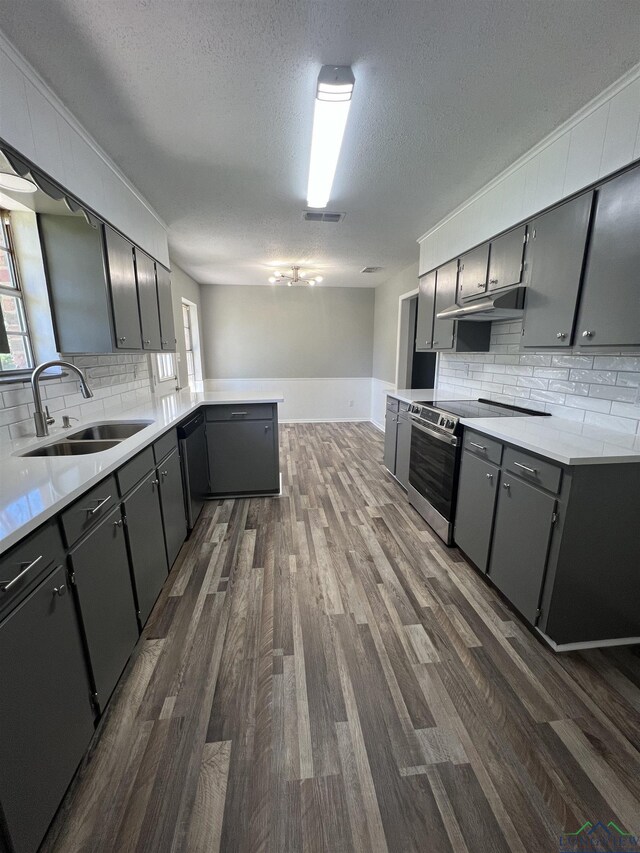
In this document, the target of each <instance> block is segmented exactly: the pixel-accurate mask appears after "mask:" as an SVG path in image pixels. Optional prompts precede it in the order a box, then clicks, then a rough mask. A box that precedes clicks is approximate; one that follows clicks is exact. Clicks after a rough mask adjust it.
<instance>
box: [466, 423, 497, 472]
mask: <svg viewBox="0 0 640 853" xmlns="http://www.w3.org/2000/svg"><path fill="white" fill-rule="evenodd" d="M463 447H464V449H465V450H468V451H469V453H475V454H476V456H480V457H481V458H482V459H487V460H488V461H489V462H493V463H494V465H499V464H500V462H501V461H502V445H501V444H500V442H499V441H496V440H495V439H494V438H489V437H488V436H486V435H482V433H479V432H472V431H471V430H468V429H465V431H464V443H463Z"/></svg>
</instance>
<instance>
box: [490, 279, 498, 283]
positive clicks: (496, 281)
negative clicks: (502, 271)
mask: <svg viewBox="0 0 640 853" xmlns="http://www.w3.org/2000/svg"><path fill="white" fill-rule="evenodd" d="M497 283H498V279H497V278H490V279H489V284H497Z"/></svg>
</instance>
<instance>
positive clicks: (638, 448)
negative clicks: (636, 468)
mask: <svg viewBox="0 0 640 853" xmlns="http://www.w3.org/2000/svg"><path fill="white" fill-rule="evenodd" d="M460 423H461V424H462V425H463V426H466V427H469V428H470V429H474V430H477V431H478V432H481V433H483V434H484V435H489V436H491V437H492V438H497V439H499V440H501V441H507V442H510V443H511V444H515V445H517V446H518V447H521V448H522V449H523V450H531V451H532V452H533V453H537V454H539V455H540V456H545V457H547V458H548V459H554V460H555V461H556V462H562V463H563V464H564V465H609V464H613V463H622V462H640V436H639V435H628V434H627V433H624V432H615V431H614V430H605V429H601V428H600V427H596V426H591V425H590V424H583V423H580V422H579V421H571V420H568V419H565V418H559V417H556V416H555V415H553V416H551V417H548V418H536V417H522V418H462V419H461V421H460Z"/></svg>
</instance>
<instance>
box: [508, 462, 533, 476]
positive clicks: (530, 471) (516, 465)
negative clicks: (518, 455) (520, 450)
mask: <svg viewBox="0 0 640 853" xmlns="http://www.w3.org/2000/svg"><path fill="white" fill-rule="evenodd" d="M513 466H514V468H522V470H523V471H526V472H527V474H537V473H538V469H537V468H529V466H528V465H523V464H522V462H514V463H513Z"/></svg>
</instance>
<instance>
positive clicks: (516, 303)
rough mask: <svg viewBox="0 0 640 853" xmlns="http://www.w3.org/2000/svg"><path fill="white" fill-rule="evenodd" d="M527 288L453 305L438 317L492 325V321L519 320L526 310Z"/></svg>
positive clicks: (514, 288) (514, 289)
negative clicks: (524, 309) (525, 295)
mask: <svg viewBox="0 0 640 853" xmlns="http://www.w3.org/2000/svg"><path fill="white" fill-rule="evenodd" d="M526 289H527V288H526V287H522V286H521V287H513V288H512V289H511V290H507V291H506V292H505V293H497V294H496V295H495V296H482V297H481V298H480V299H474V300H473V301H472V302H467V303H466V304H465V305H462V306H460V305H452V306H451V308H445V309H444V311H440V312H438V314H437V315H436V316H437V317H438V319H440V320H476V321H477V322H485V323H490V322H491V321H492V320H519V319H520V318H521V317H522V309H523V308H524V294H525V291H526Z"/></svg>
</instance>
